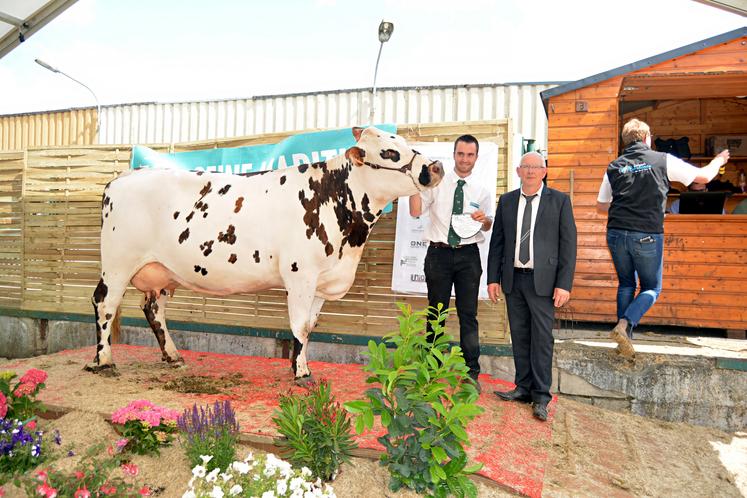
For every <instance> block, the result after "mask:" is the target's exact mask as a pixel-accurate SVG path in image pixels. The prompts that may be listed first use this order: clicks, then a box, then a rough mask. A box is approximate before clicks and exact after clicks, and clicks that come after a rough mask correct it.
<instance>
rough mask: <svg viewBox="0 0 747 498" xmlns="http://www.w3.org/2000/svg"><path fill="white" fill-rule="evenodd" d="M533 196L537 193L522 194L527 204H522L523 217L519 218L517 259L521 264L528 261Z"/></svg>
mask: <svg viewBox="0 0 747 498" xmlns="http://www.w3.org/2000/svg"><path fill="white" fill-rule="evenodd" d="M521 195H524V194H521ZM535 197H537V194H534V195H524V199H526V201H527V204H526V206H524V217H523V218H522V219H521V241H520V242H519V261H520V262H521V264H522V265H525V264H527V261H529V239H530V235H531V233H532V201H533V200H534V198H535Z"/></svg>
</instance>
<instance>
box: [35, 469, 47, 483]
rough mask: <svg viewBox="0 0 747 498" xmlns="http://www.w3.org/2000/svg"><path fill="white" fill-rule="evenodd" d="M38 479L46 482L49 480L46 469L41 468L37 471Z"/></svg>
mask: <svg viewBox="0 0 747 498" xmlns="http://www.w3.org/2000/svg"><path fill="white" fill-rule="evenodd" d="M36 480H37V481H40V482H45V481H46V480H47V472H46V471H45V470H40V471H39V472H37V473H36Z"/></svg>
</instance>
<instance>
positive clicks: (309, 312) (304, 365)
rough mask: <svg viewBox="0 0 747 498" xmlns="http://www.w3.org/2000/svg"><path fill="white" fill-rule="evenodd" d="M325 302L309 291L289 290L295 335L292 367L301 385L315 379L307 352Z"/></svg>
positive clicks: (297, 382) (292, 327) (290, 310)
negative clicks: (312, 375)
mask: <svg viewBox="0 0 747 498" xmlns="http://www.w3.org/2000/svg"><path fill="white" fill-rule="evenodd" d="M312 289H313V288H312ZM311 292H313V291H311ZM323 304H324V299H322V298H319V297H315V296H314V295H313V294H310V295H309V291H306V292H304V291H303V290H301V291H296V292H294V291H293V290H290V289H289V290H288V316H289V318H290V325H291V330H292V331H293V337H294V341H293V356H292V357H291V368H292V369H293V374H294V375H295V380H296V384H299V385H305V384H307V383H309V382H310V381H311V380H313V379H312V377H311V370H310V369H309V365H308V362H307V361H306V352H307V351H308V347H309V335H310V334H311V330H312V329H313V328H314V326H315V325H316V321H317V318H318V317H319V312H320V311H321V309H322V305H323Z"/></svg>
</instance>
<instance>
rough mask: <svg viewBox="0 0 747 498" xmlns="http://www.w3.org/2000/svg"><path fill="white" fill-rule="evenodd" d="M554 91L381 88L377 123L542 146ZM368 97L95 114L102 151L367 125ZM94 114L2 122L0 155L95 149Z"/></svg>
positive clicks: (304, 97) (338, 95) (537, 87)
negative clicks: (517, 137) (483, 126)
mask: <svg viewBox="0 0 747 498" xmlns="http://www.w3.org/2000/svg"><path fill="white" fill-rule="evenodd" d="M555 85H556V83H514V84H506V85H460V86H438V87H409V88H382V89H379V91H378V92H377V94H376V114H375V119H374V121H375V122H378V123H396V124H404V123H420V124H427V123H445V122H455V121H457V122H458V121H486V120H494V119H506V118H510V119H511V123H512V126H513V131H514V133H519V134H521V135H522V136H524V137H525V138H534V139H535V140H536V141H537V144H538V146H539V148H542V149H545V148H546V144H547V118H546V116H545V112H544V109H543V108H542V102H541V100H540V96H539V93H540V92H541V91H543V90H546V89H548V88H552V87H554V86H555ZM370 101H371V91H370V89H356V90H339V91H334V92H320V93H307V94H295V95H275V96H261V97H254V98H250V99H232V100H214V101H199V102H181V103H166V104H158V103H151V104H121V105H112V106H104V107H102V108H101V123H100V126H101V131H100V134H99V140H98V143H100V144H154V143H180V142H193V141H199V140H212V139H220V138H230V137H240V136H246V135H259V134H264V133H275V132H287V131H296V130H306V129H313V128H343V127H347V126H355V125H362V124H367V123H368V118H369V113H370ZM95 128H96V109H95V108H86V109H74V110H69V111H56V112H47V113H35V114H24V115H10V116H0V150H21V149H24V148H26V147H30V146H44V145H85V144H91V143H95V141H94V130H95Z"/></svg>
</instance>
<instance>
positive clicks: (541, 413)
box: [532, 403, 547, 422]
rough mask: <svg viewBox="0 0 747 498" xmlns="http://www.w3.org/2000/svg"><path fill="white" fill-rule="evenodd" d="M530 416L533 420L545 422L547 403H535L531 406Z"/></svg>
mask: <svg viewBox="0 0 747 498" xmlns="http://www.w3.org/2000/svg"><path fill="white" fill-rule="evenodd" d="M532 415H534V418H536V419H539V420H541V421H543V422H546V421H547V403H535V404H534V406H532Z"/></svg>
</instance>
